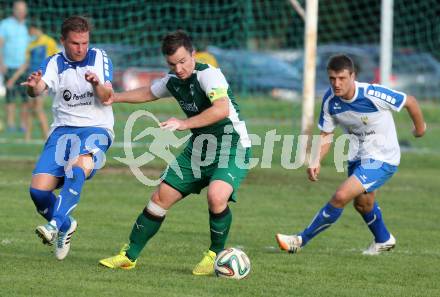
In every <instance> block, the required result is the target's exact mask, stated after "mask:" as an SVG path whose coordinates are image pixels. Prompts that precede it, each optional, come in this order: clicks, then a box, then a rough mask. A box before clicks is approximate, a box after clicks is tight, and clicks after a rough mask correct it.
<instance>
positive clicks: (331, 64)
mask: <svg viewBox="0 0 440 297" xmlns="http://www.w3.org/2000/svg"><path fill="white" fill-rule="evenodd" d="M344 69H347V70H348V72H350V73H353V72H355V67H354V63H353V60H352V59H351V58H350V57H349V56H347V55H345V54H340V55H334V56H331V57H330V59H329V60H328V63H327V71H329V70H333V71H336V72H340V71H342V70H344Z"/></svg>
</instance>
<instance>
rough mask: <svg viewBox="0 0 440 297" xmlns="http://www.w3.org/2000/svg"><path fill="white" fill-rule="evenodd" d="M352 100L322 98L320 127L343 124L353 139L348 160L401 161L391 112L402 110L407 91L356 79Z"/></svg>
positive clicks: (330, 93)
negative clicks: (402, 91)
mask: <svg viewBox="0 0 440 297" xmlns="http://www.w3.org/2000/svg"><path fill="white" fill-rule="evenodd" d="M355 84H356V91H355V94H354V97H353V98H352V99H350V100H345V99H342V98H340V97H338V96H335V95H334V94H333V91H332V89H331V88H329V90H328V91H327V92H326V94H325V95H324V97H323V102H322V108H321V114H320V116H319V124H318V127H319V129H321V131H323V132H328V133H331V132H333V130H334V129H335V127H336V126H337V125H340V126H341V127H342V128H343V129H344V130H345V132H346V133H347V134H350V137H352V138H353V140H356V141H354V143H353V141H351V142H350V147H349V152H348V155H349V157H348V158H349V161H356V160H360V159H374V160H378V161H382V162H386V163H388V164H391V165H396V166H397V165H399V163H400V147H399V142H398V139H397V133H396V127H395V124H394V119H393V116H392V113H391V111H400V110H401V109H402V107H403V106H404V105H405V101H406V94H405V93H401V92H398V91H395V90H392V89H389V88H387V87H384V86H381V85H376V84H368V83H360V82H355Z"/></svg>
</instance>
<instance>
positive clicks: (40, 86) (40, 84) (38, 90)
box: [21, 70, 47, 97]
mask: <svg viewBox="0 0 440 297" xmlns="http://www.w3.org/2000/svg"><path fill="white" fill-rule="evenodd" d="M42 76H43V73H42V72H41V70H38V71H35V72H32V73H31V75H29V77H28V78H27V80H26V81H25V82H22V83H21V85H22V86H25V87H26V88H27V93H28V95H29V96H31V97H37V96H40V95H41V94H42V93H43V91H44V90H45V89H46V88H47V85H46V83H45V82H44V80H42V79H41V77H42Z"/></svg>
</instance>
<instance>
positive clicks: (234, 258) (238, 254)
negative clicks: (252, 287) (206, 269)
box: [214, 248, 251, 279]
mask: <svg viewBox="0 0 440 297" xmlns="http://www.w3.org/2000/svg"><path fill="white" fill-rule="evenodd" d="M214 271H215V274H216V275H217V276H218V277H224V278H234V279H242V278H245V277H246V276H247V275H248V274H249V272H250V271H251V261H249V257H248V256H247V255H246V254H245V253H244V252H243V251H242V250H240V249H237V248H228V249H225V250H223V251H221V252H220V253H219V254H218V255H217V257H216V258H215V263H214Z"/></svg>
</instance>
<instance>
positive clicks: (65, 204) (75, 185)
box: [51, 166, 86, 231]
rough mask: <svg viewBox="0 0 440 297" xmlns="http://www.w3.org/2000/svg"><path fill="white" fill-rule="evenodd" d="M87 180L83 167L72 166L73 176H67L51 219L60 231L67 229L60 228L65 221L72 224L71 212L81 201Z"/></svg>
mask: <svg viewBox="0 0 440 297" xmlns="http://www.w3.org/2000/svg"><path fill="white" fill-rule="evenodd" d="M85 180H86V176H85V173H84V171H83V170H82V168H80V167H76V166H74V167H72V177H67V176H66V177H65V180H64V186H63V188H62V189H61V192H60V195H59V196H58V201H57V203H56V205H55V210H54V213H53V217H52V220H51V223H52V224H55V225H56V226H57V228H58V229H59V230H60V231H66V230H67V229H65V228H60V226H62V225H63V223H64V222H69V224H70V219H69V213H71V212H72V211H73V209H74V208H75V207H76V205H77V204H78V202H79V198H80V195H81V190H82V187H83V185H84V182H85ZM62 227H64V226H62ZM63 229H65V230H63Z"/></svg>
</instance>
